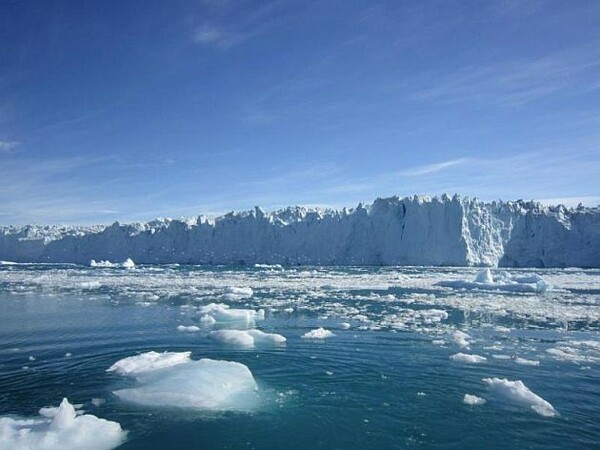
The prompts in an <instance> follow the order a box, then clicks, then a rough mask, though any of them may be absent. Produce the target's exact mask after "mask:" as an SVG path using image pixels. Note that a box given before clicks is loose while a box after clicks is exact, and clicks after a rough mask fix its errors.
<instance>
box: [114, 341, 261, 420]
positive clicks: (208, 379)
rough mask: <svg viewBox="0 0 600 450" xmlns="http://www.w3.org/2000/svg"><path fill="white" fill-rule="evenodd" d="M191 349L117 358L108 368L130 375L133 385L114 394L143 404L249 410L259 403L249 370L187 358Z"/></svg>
mask: <svg viewBox="0 0 600 450" xmlns="http://www.w3.org/2000/svg"><path fill="white" fill-rule="evenodd" d="M189 356H190V352H182V353H163V354H160V353H156V352H148V353H143V354H141V355H137V356H134V357H129V358H125V359H122V360H120V361H117V362H116V363H115V364H113V366H111V367H110V368H109V369H108V370H109V371H115V372H117V373H119V374H122V375H126V376H132V377H134V378H135V379H136V386H135V387H133V388H129V389H121V390H117V391H115V392H114V393H115V394H116V395H117V396H118V397H119V398H121V399H122V400H125V401H127V402H132V403H137V404H140V405H146V406H162V407H175V408H192V409H199V410H212V411H223V410H235V411H249V410H251V409H253V408H254V407H256V405H257V402H258V397H257V392H256V391H257V389H258V387H257V384H256V381H255V380H254V377H253V376H252V372H250V369H249V368H248V367H246V366H245V365H244V364H241V363H237V362H231V361H218V360H212V359H200V360H199V361H194V360H191V359H190V358H189Z"/></svg>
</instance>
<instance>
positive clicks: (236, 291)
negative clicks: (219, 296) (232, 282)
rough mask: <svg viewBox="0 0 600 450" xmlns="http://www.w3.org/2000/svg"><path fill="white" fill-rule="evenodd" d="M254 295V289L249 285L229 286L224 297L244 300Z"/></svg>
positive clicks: (230, 299)
mask: <svg viewBox="0 0 600 450" xmlns="http://www.w3.org/2000/svg"><path fill="white" fill-rule="evenodd" d="M253 295H254V291H253V290H252V288H249V287H233V286H232V287H228V288H226V289H225V294H224V295H223V297H224V298H225V299H226V300H229V301H237V300H242V299H244V298H249V297H252V296H253Z"/></svg>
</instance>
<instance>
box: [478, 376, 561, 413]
mask: <svg viewBox="0 0 600 450" xmlns="http://www.w3.org/2000/svg"><path fill="white" fill-rule="evenodd" d="M483 382H484V383H486V384H487V385H488V386H490V387H491V388H492V389H494V390H495V391H496V392H498V393H500V394H501V395H503V396H504V397H506V398H507V399H508V400H510V401H511V402H513V403H516V404H521V405H526V406H529V407H530V408H531V409H533V410H534V411H535V412H536V413H538V414H540V415H542V416H545V417H554V416H556V415H558V413H557V412H556V410H555V409H554V407H553V406H552V405H551V404H550V403H549V402H548V401H546V400H544V399H543V398H542V397H540V396H539V395H537V394H535V393H533V392H532V391H531V390H529V388H528V387H527V386H525V384H523V382H522V381H521V380H516V381H510V380H507V379H506V378H484V379H483Z"/></svg>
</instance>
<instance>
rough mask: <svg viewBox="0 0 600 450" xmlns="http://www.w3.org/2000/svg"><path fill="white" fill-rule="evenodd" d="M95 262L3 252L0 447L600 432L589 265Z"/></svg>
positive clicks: (597, 316) (472, 441) (594, 440)
mask: <svg viewBox="0 0 600 450" xmlns="http://www.w3.org/2000/svg"><path fill="white" fill-rule="evenodd" d="M97 261H100V262H94V263H92V264H89V262H88V264H86V265H75V264H22V263H5V264H3V265H2V266H0V308H1V309H0V338H1V340H0V342H1V346H0V356H1V358H2V359H1V364H2V369H3V370H2V374H1V375H0V388H1V391H2V392H3V393H4V394H3V396H2V402H1V403H0V408H1V412H0V415H1V418H0V449H30V448H40V449H67V450H69V449H76V448H77V449H79V448H91V449H110V448H115V447H117V446H122V448H167V447H169V446H170V445H177V446H178V447H179V448H195V447H194V445H196V444H197V443H198V442H203V443H204V444H205V445H206V446H207V448H221V447H231V448H238V447H242V446H243V445H244V443H245V442H251V443H252V444H253V445H254V446H255V447H257V448H281V447H282V446H286V443H287V444H289V442H290V441H291V442H293V444H289V445H287V446H288V447H289V448H308V447H319V448H320V447H323V448H325V447H327V448H331V447H334V448H336V447H337V448H339V447H344V448H390V447H398V446H400V447H403V446H408V447H410V446H416V447H429V446H431V445H434V444H435V445H438V446H442V447H443V446H444V443H445V442H460V443H461V445H460V446H461V448H481V447H482V446H485V445H487V444H488V443H489V442H496V441H494V439H497V442H498V443H499V444H498V448H500V447H501V445H500V442H502V443H504V444H506V445H508V446H518V445H519V444H521V445H525V446H526V447H528V448H537V447H539V448H569V447H573V448H576V447H580V448H585V447H593V446H594V445H596V444H598V443H600V432H599V430H598V427H597V418H598V417H599V415H600V400H599V399H598V398H597V395H595V393H597V389H598V386H599V385H600V371H599V370H598V369H599V364H600V334H599V333H600V331H599V330H600V271H598V270H596V269H575V268H573V269H506V268H504V269H498V268H456V267H455V268H442V267H379V268H377V267H358V266H356V267H297V266H291V267H290V266H283V265H277V266H273V265H268V264H260V265H256V266H253V265H252V266H246V267H237V268H236V267H228V266H221V267H216V266H213V267H206V266H189V265H188V266H184V265H178V264H170V265H146V264H140V263H137V262H135V263H134V260H129V261H127V260H126V259H123V260H121V261H120V260H112V261H110V260H109V261H107V260H101V259H100V258H99V259H98V260H97ZM124 261H125V263H123V262H124ZM65 397H66V398H68V399H69V400H66V399H65V400H62V399H63V398H65ZM70 402H72V403H70ZM58 403H60V406H59V407H52V406H51V405H56V404H58ZM48 405H50V406H48ZM40 408H42V409H40ZM342 411H344V414H341V412H342ZM474 421H475V422H474ZM232 426H235V427H236V429H237V432H236V433H233V434H231V433H227V432H226V431H225V430H226V429H228V428H229V427H232ZM554 434H556V435H560V436H562V437H561V438H560V439H557V440H549V439H548V435H554ZM492 447H493V446H492Z"/></svg>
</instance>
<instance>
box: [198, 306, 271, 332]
mask: <svg viewBox="0 0 600 450" xmlns="http://www.w3.org/2000/svg"><path fill="white" fill-rule="evenodd" d="M199 312H200V314H202V317H201V319H200V320H201V322H203V323H205V324H210V323H211V322H212V323H238V324H241V325H244V326H246V327H252V326H253V325H254V322H255V321H257V320H263V319H264V318H265V311H264V310H262V309H259V310H258V311H254V310H252V309H234V308H230V307H229V305H226V304H224V303H210V304H208V305H205V306H202V307H200V309H199ZM211 319H212V320H211Z"/></svg>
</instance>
